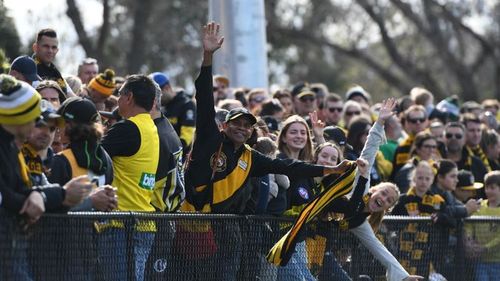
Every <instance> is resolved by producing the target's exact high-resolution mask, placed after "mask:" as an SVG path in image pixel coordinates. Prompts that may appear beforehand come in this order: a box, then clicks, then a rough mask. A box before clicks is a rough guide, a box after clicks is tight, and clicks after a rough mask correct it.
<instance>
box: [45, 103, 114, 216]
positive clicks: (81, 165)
mask: <svg viewBox="0 0 500 281" xmlns="http://www.w3.org/2000/svg"><path fill="white" fill-rule="evenodd" d="M58 113H59V114H60V115H61V116H63V117H64V119H65V120H66V125H65V128H64V132H63V137H64V138H66V139H67V141H68V143H69V145H68V148H67V149H65V150H63V151H61V152H60V153H59V154H57V155H56V156H55V157H54V161H53V164H52V169H51V171H50V176H49V177H48V179H49V181H50V182H53V183H59V184H65V183H66V182H68V181H69V180H71V179H72V178H75V177H77V176H80V175H88V176H89V177H90V178H91V179H93V180H94V183H95V185H96V186H95V190H94V192H92V194H91V195H90V196H89V197H88V198H87V199H86V200H84V202H83V203H82V204H80V205H79V206H76V207H75V208H74V209H73V210H80V211H83V210H92V209H95V210H99V211H111V210H113V209H114V208H116V206H117V205H116V204H117V201H116V198H115V191H114V190H113V189H112V188H111V187H110V186H108V185H110V184H111V183H112V181H113V163H112V160H111V158H110V157H109V155H108V154H107V153H106V151H105V150H104V149H103V148H102V147H101V145H100V140H101V137H102V135H103V126H102V125H101V123H99V122H98V118H99V113H98V112H97V109H96V107H95V105H94V104H93V103H92V102H91V101H90V100H88V99H83V98H79V97H74V98H70V99H68V100H66V101H65V102H64V103H63V104H62V105H61V108H59V110H58ZM98 187H102V188H98Z"/></svg>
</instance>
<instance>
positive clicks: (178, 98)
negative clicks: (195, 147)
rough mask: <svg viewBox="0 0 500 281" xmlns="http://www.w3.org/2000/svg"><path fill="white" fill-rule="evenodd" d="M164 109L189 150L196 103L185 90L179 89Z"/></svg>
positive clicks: (192, 134)
mask: <svg viewBox="0 0 500 281" xmlns="http://www.w3.org/2000/svg"><path fill="white" fill-rule="evenodd" d="M163 111H164V115H165V117H167V119H168V121H169V122H170V124H172V127H174V129H175V132H177V135H178V136H179V138H180V139H181V142H182V146H183V147H184V149H185V150H187V148H188V147H189V145H190V144H191V142H192V141H193V136H194V127H195V120H196V104H195V103H194V101H193V100H192V99H191V98H190V97H188V96H187V95H186V94H185V93H184V92H183V91H179V92H177V94H176V95H175V97H174V98H173V99H172V100H171V101H170V102H169V103H168V104H167V105H166V106H165V109H164V110H163Z"/></svg>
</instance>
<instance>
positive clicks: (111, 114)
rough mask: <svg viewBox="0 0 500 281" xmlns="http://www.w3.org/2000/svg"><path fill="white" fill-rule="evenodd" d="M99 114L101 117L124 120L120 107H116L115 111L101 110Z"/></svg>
mask: <svg viewBox="0 0 500 281" xmlns="http://www.w3.org/2000/svg"><path fill="white" fill-rule="evenodd" d="M99 114H100V115H101V117H104V118H107V119H115V120H118V121H120V120H122V117H121V115H120V113H119V112H118V107H117V108H115V109H114V110H113V111H99Z"/></svg>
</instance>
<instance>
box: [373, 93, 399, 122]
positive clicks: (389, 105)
mask: <svg viewBox="0 0 500 281" xmlns="http://www.w3.org/2000/svg"><path fill="white" fill-rule="evenodd" d="M395 107H396V99H394V98H388V99H386V100H384V101H383V102H382V107H381V108H380V111H379V113H378V119H377V122H379V123H381V124H384V123H385V121H386V120H387V119H389V118H390V117H391V116H393V115H394V114H396V113H395V112H394V108H395Z"/></svg>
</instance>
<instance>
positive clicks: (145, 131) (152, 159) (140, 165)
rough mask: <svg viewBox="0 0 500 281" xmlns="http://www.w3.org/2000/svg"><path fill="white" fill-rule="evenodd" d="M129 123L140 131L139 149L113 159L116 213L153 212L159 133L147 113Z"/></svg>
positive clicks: (131, 119)
mask: <svg viewBox="0 0 500 281" xmlns="http://www.w3.org/2000/svg"><path fill="white" fill-rule="evenodd" d="M128 120H129V121H131V122H133V123H134V124H135V125H136V126H137V128H138V129H139V133H140V136H141V145H140V147H139V150H138V151H137V152H136V153H135V154H134V155H132V156H114V157H113V166H114V169H115V170H114V173H115V174H114V180H113V186H115V187H116V188H117V195H118V210H120V211H146V212H153V211H155V209H154V207H153V206H152V205H151V197H152V195H153V189H154V186H155V175H156V169H157V167H158V159H159V154H160V144H159V138H158V132H157V130H156V126H155V124H154V122H153V120H152V119H151V116H150V115H149V114H147V113H141V114H138V115H136V116H134V117H131V118H129V119H128ZM124 137H125V136H124Z"/></svg>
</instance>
